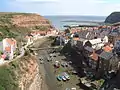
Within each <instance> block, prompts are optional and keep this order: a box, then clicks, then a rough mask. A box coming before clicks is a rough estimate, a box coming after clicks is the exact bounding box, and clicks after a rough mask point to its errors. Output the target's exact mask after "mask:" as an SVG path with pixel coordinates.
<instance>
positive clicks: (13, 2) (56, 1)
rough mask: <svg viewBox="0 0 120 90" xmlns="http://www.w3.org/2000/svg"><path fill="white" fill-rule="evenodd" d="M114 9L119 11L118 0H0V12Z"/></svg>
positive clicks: (105, 13)
mask: <svg viewBox="0 0 120 90" xmlns="http://www.w3.org/2000/svg"><path fill="white" fill-rule="evenodd" d="M114 11H120V0H0V12H31V13H39V14H40V15H93V16H108V15H109V14H110V13H112V12H114Z"/></svg>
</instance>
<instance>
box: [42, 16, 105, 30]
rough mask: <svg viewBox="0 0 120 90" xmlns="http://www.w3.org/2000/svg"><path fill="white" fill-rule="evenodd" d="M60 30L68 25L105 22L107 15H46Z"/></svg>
mask: <svg viewBox="0 0 120 90" xmlns="http://www.w3.org/2000/svg"><path fill="white" fill-rule="evenodd" d="M44 17H45V18H47V19H48V20H49V21H50V22H51V23H52V25H53V26H54V27H55V28H56V29H58V30H64V29H65V27H64V26H66V25H80V24H81V23H82V24H84V23H86V22H88V23H89V22H104V21H105V19H106V16H44Z"/></svg>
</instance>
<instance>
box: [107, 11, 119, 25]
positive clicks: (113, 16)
mask: <svg viewBox="0 0 120 90" xmlns="http://www.w3.org/2000/svg"><path fill="white" fill-rule="evenodd" d="M117 22H120V12H113V13H111V14H110V15H109V16H108V17H107V18H106V20H105V23H110V24H112V23H117Z"/></svg>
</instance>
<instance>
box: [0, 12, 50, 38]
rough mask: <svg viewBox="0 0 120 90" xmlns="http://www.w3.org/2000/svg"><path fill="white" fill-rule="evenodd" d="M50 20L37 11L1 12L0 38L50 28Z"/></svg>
mask: <svg viewBox="0 0 120 90" xmlns="http://www.w3.org/2000/svg"><path fill="white" fill-rule="evenodd" d="M49 28H52V26H51V24H50V22H49V21H48V20H47V19H45V18H44V17H42V16H40V15H38V14H35V13H13V12H11V13H10V12H0V34H1V35H0V40H1V39H3V38H5V37H16V36H18V35H20V34H22V35H24V34H26V33H29V32H30V31H31V30H48V29H49Z"/></svg>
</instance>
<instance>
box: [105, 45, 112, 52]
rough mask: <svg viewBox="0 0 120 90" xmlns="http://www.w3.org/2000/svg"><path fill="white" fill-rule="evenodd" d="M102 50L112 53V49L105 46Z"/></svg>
mask: <svg viewBox="0 0 120 90" xmlns="http://www.w3.org/2000/svg"><path fill="white" fill-rule="evenodd" d="M103 50H104V51H105V52H110V51H112V48H111V47H110V46H108V45H107V46H105V47H104V48H103Z"/></svg>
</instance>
